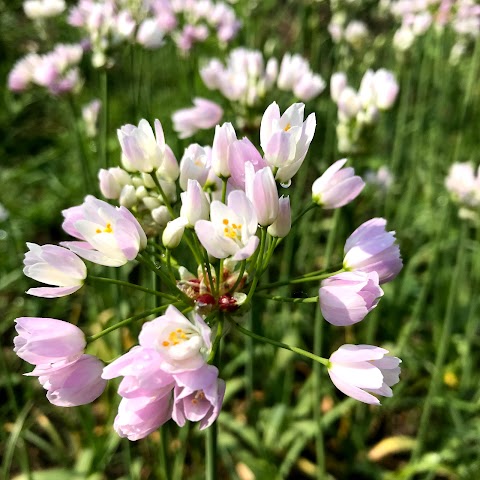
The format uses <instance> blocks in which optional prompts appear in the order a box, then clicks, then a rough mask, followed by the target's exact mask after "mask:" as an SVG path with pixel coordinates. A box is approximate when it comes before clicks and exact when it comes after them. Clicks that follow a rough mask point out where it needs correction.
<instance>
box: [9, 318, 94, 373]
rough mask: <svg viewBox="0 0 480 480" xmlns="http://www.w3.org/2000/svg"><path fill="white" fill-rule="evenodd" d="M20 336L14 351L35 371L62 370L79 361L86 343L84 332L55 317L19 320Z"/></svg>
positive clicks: (17, 320)
mask: <svg viewBox="0 0 480 480" xmlns="http://www.w3.org/2000/svg"><path fill="white" fill-rule="evenodd" d="M15 324H16V325H15V329H16V330H17V333H18V335H17V336H16V337H15V338H14V339H13V343H14V345H15V347H14V349H13V351H14V352H15V353H16V354H17V355H18V356H19V357H20V358H21V359H22V360H25V361H26V362H28V363H31V364H32V365H36V366H37V367H38V368H36V369H35V370H34V371H33V372H32V373H33V374H34V375H35V374H37V373H38V372H42V371H44V370H45V369H47V370H49V371H51V369H52V368H62V367H65V366H66V365H70V364H71V363H74V362H76V361H77V360H78V359H79V358H80V357H81V356H82V354H83V350H84V348H85V346H86V344H87V342H86V341H85V335H84V334H83V332H82V331H81V330H80V329H79V328H78V327H76V326H75V325H72V324H71V323H68V322H64V321H63V320H57V319H55V318H37V317H20V318H17V319H16V320H15Z"/></svg>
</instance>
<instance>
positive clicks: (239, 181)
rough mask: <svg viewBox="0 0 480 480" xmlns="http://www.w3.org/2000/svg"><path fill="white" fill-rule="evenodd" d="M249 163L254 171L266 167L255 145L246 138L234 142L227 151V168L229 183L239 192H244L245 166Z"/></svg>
mask: <svg viewBox="0 0 480 480" xmlns="http://www.w3.org/2000/svg"><path fill="white" fill-rule="evenodd" d="M248 162H250V163H251V164H252V165H253V167H254V169H255V171H257V170H260V169H261V168H264V167H266V166H268V165H267V163H266V162H265V160H264V159H263V158H262V156H261V155H260V153H259V152H258V150H257V149H256V148H255V145H253V143H252V142H251V141H250V140H249V139H248V138H247V137H244V138H242V139H241V140H234V141H233V142H231V143H230V147H229V150H228V168H229V170H230V175H231V177H230V183H231V184H232V185H233V186H234V187H235V188H239V189H241V190H245V165H246V164H247V163H248Z"/></svg>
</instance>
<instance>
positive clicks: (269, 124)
mask: <svg viewBox="0 0 480 480" xmlns="http://www.w3.org/2000/svg"><path fill="white" fill-rule="evenodd" d="M304 117H305V105H304V104H301V103H295V104H293V105H291V106H290V107H289V108H288V109H287V110H286V111H285V112H283V114H282V113H281V112H280V108H279V107H278V105H277V104H276V103H275V102H274V103H272V104H271V105H270V106H269V107H268V108H267V109H266V111H265V113H264V115H263V117H262V120H261V125H260V132H259V133H260V135H259V137H260V138H259V144H260V147H261V151H260V150H259V149H257V148H256V147H255V146H254V144H253V143H252V142H251V141H250V140H249V139H247V138H242V139H238V138H237V134H236V132H235V130H234V128H233V126H232V125H231V124H230V123H224V124H223V125H217V126H216V129H215V136H214V139H213V144H212V145H211V146H204V147H202V146H200V145H197V144H192V145H190V146H188V147H187V148H186V150H185V153H184V155H183V157H182V159H181V161H180V163H179V164H177V161H176V159H175V157H174V155H173V152H171V149H170V148H169V147H168V145H167V144H166V142H165V137H164V133H163V128H162V126H161V124H160V122H159V121H158V120H156V121H155V124H154V129H152V127H151V126H150V125H149V124H148V122H147V121H146V120H141V121H140V123H139V125H138V127H136V126H134V125H124V126H123V127H121V128H120V129H119V130H118V139H119V143H120V147H121V152H122V165H123V167H124V168H120V167H114V168H111V169H109V170H101V171H100V175H99V178H100V188H101V190H102V192H103V193H104V195H105V196H106V197H107V198H110V199H117V200H119V201H120V203H121V204H122V205H121V206H120V207H114V206H112V205H110V204H108V203H106V202H104V201H102V200H99V199H97V198H95V197H93V196H87V197H86V198H85V201H84V202H83V203H82V204H81V205H78V206H74V207H71V208H68V209H66V210H64V211H63V216H64V222H63V225H62V227H63V229H64V230H65V232H67V233H68V234H69V235H71V236H72V237H74V238H75V240H74V241H67V242H62V243H61V245H62V246H56V245H44V246H39V245H36V244H28V247H29V250H30V251H29V252H27V254H26V255H25V261H24V263H25V269H24V272H25V274H26V275H27V276H29V277H31V278H33V279H35V280H37V281H40V282H43V283H45V284H47V285H49V286H47V287H40V288H33V289H30V290H29V291H28V293H30V294H32V295H36V296H41V297H46V298H54V297H61V296H65V295H69V294H72V293H74V292H75V291H77V290H78V289H79V288H81V287H82V285H83V284H84V283H85V282H87V283H88V282H96V281H97V282H98V281H102V282H110V283H116V284H117V285H121V286H123V287H130V288H133V289H137V290H141V291H142V292H146V293H149V294H154V295H155V296H156V297H160V298H161V299H162V304H161V305H160V306H158V307H156V308H154V309H153V310H150V311H146V312H143V313H141V314H138V315H134V316H133V317H131V318H129V319H126V320H124V321H122V322H118V323H117V324H116V325H114V326H110V327H109V328H107V329H105V330H104V331H102V332H99V333H96V334H95V335H94V336H92V337H90V338H89V339H88V341H89V342H92V341H94V340H97V339H98V338H101V337H102V336H103V335H106V334H107V333H109V332H110V331H112V330H113V329H115V328H121V327H127V326H128V325H129V323H131V322H133V321H135V320H139V319H147V317H150V316H151V315H154V314H158V313H160V312H162V313H163V312H164V313H163V314H162V315H160V316H159V317H157V318H154V319H153V320H150V321H146V322H145V323H144V324H143V326H142V328H141V332H140V335H139V345H137V346H135V347H134V348H132V349H131V350H130V351H128V352H127V353H125V354H123V355H121V356H120V357H119V358H117V359H116V360H114V361H113V362H112V363H110V364H109V365H108V366H106V367H105V368H103V365H102V364H101V362H100V360H98V359H96V358H95V357H92V356H91V355H87V354H85V353H84V349H85V347H86V343H87V342H86V340H85V337H84V335H83V333H82V332H81V331H80V330H79V329H78V328H77V327H75V326H73V325H70V324H68V323H67V322H63V321H61V320H55V319H42V318H25V317H23V318H19V319H17V331H18V336H17V337H16V338H15V340H14V343H15V351H16V353H17V354H18V355H19V356H20V357H21V358H22V359H24V360H26V361H28V362H30V363H32V364H33V365H35V369H34V371H33V372H32V373H31V374H30V375H36V376H38V377H39V380H40V383H41V384H42V385H43V386H44V387H45V388H46V389H47V391H48V393H47V398H48V399H49V400H50V401H51V402H52V403H54V404H56V405H61V406H71V405H72V406H73V405H79V404H83V403H88V402H90V401H93V400H94V399H95V398H97V397H98V396H99V395H100V394H101V392H102V391H103V389H104V387H105V381H106V380H109V379H113V378H116V377H123V379H122V380H121V382H120V385H119V388H118V393H119V395H120V396H121V397H122V400H121V402H120V405H119V410H118V415H117V417H116V419H115V422H114V428H115V430H116V431H117V433H118V434H119V435H120V436H122V437H126V438H128V439H130V440H137V439H140V438H144V437H145V436H147V435H148V434H150V433H151V432H153V431H154V430H156V429H157V428H158V427H160V426H161V425H162V424H164V423H165V422H166V421H168V420H169V419H173V421H175V422H176V423H177V424H178V425H179V426H183V425H184V424H185V422H186V421H187V420H189V421H195V422H200V428H201V429H202V428H207V427H208V426H210V425H211V424H212V423H213V422H214V421H215V419H216V418H217V417H218V414H219V412H220V409H221V407H222V402H223V397H224V393H225V382H224V381H223V380H221V379H219V369H218V368H217V367H218V365H216V362H217V359H218V351H219V348H220V344H221V343H222V342H223V341H225V340H226V338H225V335H226V334H227V333H228V331H229V330H230V329H229V328H226V327H231V328H234V329H237V330H238V331H240V332H242V333H244V334H246V335H250V336H252V337H253V338H256V339H257V340H259V339H260V340H262V341H264V342H266V343H273V344H274V345H277V346H283V348H288V349H291V350H293V351H295V352H297V353H299V354H304V355H306V356H308V357H309V358H313V359H315V360H316V361H318V362H320V363H322V364H323V365H325V366H326V367H327V368H328V372H329V375H330V377H331V379H332V381H333V383H334V384H335V385H336V386H337V387H338V388H339V389H340V390H341V391H342V392H344V393H345V394H347V395H350V396H351V397H353V398H356V399H358V400H360V401H363V402H366V403H370V404H378V403H379V401H378V399H377V398H376V397H375V396H373V395H372V394H376V395H383V396H391V395H392V391H391V388H390V387H391V386H392V385H394V384H395V383H397V382H398V376H399V372H400V369H399V363H400V360H399V359H398V358H396V357H392V356H387V355H386V354H387V353H388V352H387V350H385V349H382V348H379V347H374V346H369V345H344V346H342V347H340V348H339V349H338V350H337V351H336V352H335V353H333V354H332V356H331V357H330V359H326V358H322V357H318V356H316V355H313V354H311V353H308V352H306V351H304V350H302V349H299V348H293V347H290V346H287V345H283V344H280V343H279V342H274V341H272V340H269V339H267V338H265V337H261V336H259V335H256V334H253V333H252V332H249V330H247V329H245V328H243V327H242V326H241V325H240V324H239V322H240V321H241V320H240V319H241V316H242V314H243V313H245V312H246V311H247V310H248V309H249V308H250V307H251V304H252V301H253V300H254V298H255V294H256V288H257V286H258V284H259V282H260V281H261V278H262V275H263V273H264V272H265V271H266V269H267V268H268V266H269V263H270V262H271V261H272V258H273V255H274V252H275V249H276V247H277V246H278V245H279V244H280V243H281V240H282V238H283V237H285V236H286V235H288V233H289V232H290V229H291V227H292V224H293V223H294V222H296V221H297V220H299V219H300V218H301V216H302V215H303V214H304V213H306V211H308V210H310V209H312V208H318V207H321V208H323V209H333V208H339V207H341V206H343V205H346V204H347V203H349V202H351V201H353V200H354V199H355V198H356V197H357V196H358V195H359V194H360V193H361V191H362V189H363V187H364V182H363V180H362V179H361V178H360V177H359V176H357V175H355V172H354V170H353V168H351V167H346V168H345V163H346V161H347V160H346V159H342V160H339V161H337V162H335V163H334V164H333V165H331V166H330V167H329V168H328V169H327V170H326V171H325V172H324V173H323V175H322V176H321V177H320V178H318V179H317V180H315V181H314V182H313V185H312V202H311V204H310V205H309V206H308V207H307V209H306V210H304V211H303V212H301V213H300V214H299V216H298V217H297V218H296V219H294V220H293V221H292V218H291V208H290V199H289V197H288V196H280V194H279V189H280V188H281V187H283V188H288V186H289V185H290V184H291V182H292V179H293V177H294V176H295V175H296V173H297V172H298V170H299V168H300V167H301V166H302V164H303V162H304V160H305V157H306V155H307V153H308V150H309V147H310V144H311V142H312V139H313V135H314V132H315V116H314V114H310V115H309V116H308V117H307V118H306V119H305V118H304ZM177 190H180V191H181V194H180V195H179V196H177V194H176V192H177ZM147 199H149V200H147ZM126 205H128V207H129V208H131V209H132V212H133V213H132V212H131V211H130V210H128V209H127V207H126ZM142 208H147V209H148V210H149V212H150V215H151V218H152V219H154V218H156V217H157V215H158V217H162V219H163V220H162V221H161V222H160V221H158V222H156V225H157V228H156V230H155V232H154V233H152V235H154V237H155V238H152V239H151V240H147V234H146V232H145V231H144V229H143V228H142V227H141V224H140V223H139V221H138V220H137V218H136V217H138V218H140V220H141V221H143V218H142V217H143V212H142ZM159 209H161V213H160V210H159ZM385 227H386V220H384V219H382V218H374V219H372V220H369V221H367V222H365V223H364V224H362V225H361V226H360V227H359V228H358V229H357V230H355V231H354V232H353V233H352V234H351V235H350V237H349V238H348V239H347V241H346V243H345V248H344V252H345V256H344V262H343V268H342V269H341V270H339V271H337V272H331V273H328V272H323V273H321V274H316V273H314V274H313V275H312V274H308V275H307V276H306V277H304V278H301V279H300V280H301V281H306V282H310V281H318V280H322V283H321V286H320V289H319V295H318V297H312V298H313V300H314V301H315V302H317V301H319V303H320V308H321V310H322V313H323V315H324V317H325V319H326V320H327V321H328V322H330V323H332V324H334V325H341V326H344V325H352V324H354V323H357V322H359V321H361V320H362V319H363V318H364V317H365V316H366V315H367V313H368V312H370V311H371V310H372V309H373V308H375V306H376V305H377V304H378V302H379V300H380V297H381V296H382V295H383V291H382V289H381V287H380V284H383V283H386V282H389V281H391V280H393V278H395V276H396V275H397V274H398V273H399V271H400V270H401V268H402V260H401V257H400V251H399V247H398V245H397V244H396V240H395V236H394V232H388V231H387V230H386V228H385ZM147 233H150V232H148V231H147ZM149 236H150V235H149ZM159 238H161V240H159ZM181 245H182V246H184V247H185V248H186V249H187V248H188V250H189V252H190V255H189V257H190V258H189V259H188V260H187V262H186V263H187V265H180V264H179V263H178V262H177V260H176V259H175V258H174V257H173V250H174V249H176V248H178V247H179V246H181ZM79 257H81V258H83V259H85V260H87V261H90V262H93V263H95V264H97V265H104V266H109V267H121V266H123V265H125V264H127V263H129V262H134V261H136V262H137V263H139V264H141V265H139V267H140V266H141V267H144V268H148V269H149V270H151V271H152V272H154V273H155V275H156V276H158V277H160V279H161V281H162V286H163V287H164V288H165V289H166V290H167V292H163V291H157V290H153V289H150V288H147V287H145V286H141V285H136V284H133V283H129V282H125V281H115V280H113V279H109V278H103V277H95V276H92V275H88V276H87V271H86V266H85V264H84V262H83V260H81V258H79ZM179 258H180V257H179ZM191 266H194V267H195V268H191ZM187 267H190V270H188V268H187ZM191 272H194V273H191ZM275 286H278V284H277V285H276V284H271V285H268V284H267V285H264V289H268V288H274V287H275ZM266 297H267V298H270V297H271V298H272V300H275V299H276V298H278V297H275V296H269V295H267V296H266ZM290 300H293V299H287V301H290ZM189 312H191V317H190V319H189V318H187V317H186V316H185V314H187V313H189Z"/></svg>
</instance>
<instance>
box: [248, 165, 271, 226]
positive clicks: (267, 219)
mask: <svg viewBox="0 0 480 480" xmlns="http://www.w3.org/2000/svg"><path fill="white" fill-rule="evenodd" d="M245 194H246V195H247V198H248V199H249V200H250V201H251V202H252V205H253V208H254V209H255V213H256V214H257V221H258V223H259V224H260V225H262V226H263V227H266V226H268V225H271V224H272V223H273V222H274V221H275V220H276V219H277V216H278V210H279V205H278V190H277V184H276V183H275V179H274V178H273V173H272V170H271V168H270V167H264V168H262V169H260V170H258V171H257V172H255V168H254V166H253V164H252V163H250V162H247V163H246V164H245Z"/></svg>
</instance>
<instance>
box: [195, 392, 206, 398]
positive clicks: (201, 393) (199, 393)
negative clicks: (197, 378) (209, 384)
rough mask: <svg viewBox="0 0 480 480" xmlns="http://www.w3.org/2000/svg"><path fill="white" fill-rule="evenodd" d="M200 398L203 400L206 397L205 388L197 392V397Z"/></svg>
mask: <svg viewBox="0 0 480 480" xmlns="http://www.w3.org/2000/svg"><path fill="white" fill-rule="evenodd" d="M198 398H199V399H200V400H203V399H204V398H205V394H204V393H203V390H198V391H197V393H196V394H195V399H198Z"/></svg>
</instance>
